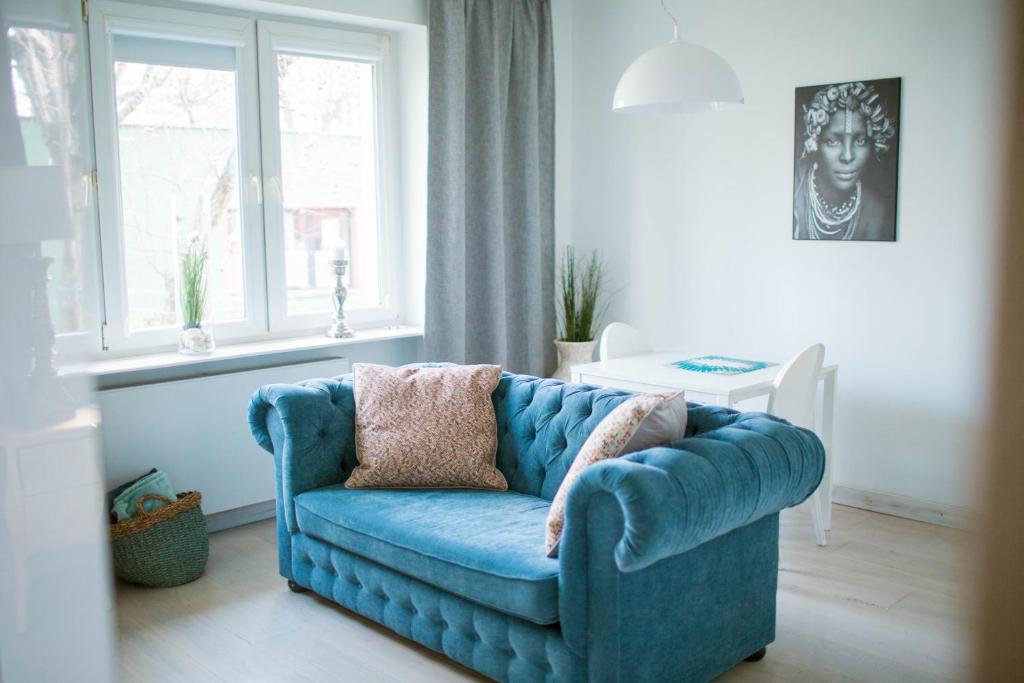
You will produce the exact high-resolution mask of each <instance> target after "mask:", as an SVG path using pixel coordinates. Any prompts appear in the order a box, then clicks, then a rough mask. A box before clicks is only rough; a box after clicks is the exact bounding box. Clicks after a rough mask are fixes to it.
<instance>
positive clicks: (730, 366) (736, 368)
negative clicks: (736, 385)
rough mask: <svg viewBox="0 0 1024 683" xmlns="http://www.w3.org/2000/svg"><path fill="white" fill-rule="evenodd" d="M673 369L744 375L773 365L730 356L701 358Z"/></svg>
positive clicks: (677, 363) (680, 364) (691, 359)
mask: <svg viewBox="0 0 1024 683" xmlns="http://www.w3.org/2000/svg"><path fill="white" fill-rule="evenodd" d="M672 365H673V367H677V368H679V369H680V370H687V371H689V372H703V373H705V374H709V375H742V374H744V373H747V372H754V371H755V370H764V369H765V368H766V367H768V366H769V365H771V363H765V362H763V361H759V360H744V359H742V358H729V357H728V356H700V357H699V358H688V359H687V360H681V361H676V362H675V363H672Z"/></svg>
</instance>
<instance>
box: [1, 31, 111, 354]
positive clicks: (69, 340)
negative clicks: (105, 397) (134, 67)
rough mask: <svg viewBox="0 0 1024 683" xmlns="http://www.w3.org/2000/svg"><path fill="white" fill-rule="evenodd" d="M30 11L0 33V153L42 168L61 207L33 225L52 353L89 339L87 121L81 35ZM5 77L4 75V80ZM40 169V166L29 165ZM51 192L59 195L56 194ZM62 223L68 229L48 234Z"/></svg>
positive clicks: (92, 311)
mask: <svg viewBox="0 0 1024 683" xmlns="http://www.w3.org/2000/svg"><path fill="white" fill-rule="evenodd" d="M32 17H33V13H32V12H28V13H24V16H21V14H19V17H18V21H21V22H25V23H18V21H15V22H12V23H11V24H10V25H8V26H6V34H5V36H4V38H3V40H4V41H5V47H6V52H7V55H8V57H9V59H10V64H9V72H8V73H9V76H10V81H9V85H10V87H11V88H12V90H13V94H14V102H15V112H14V113H15V114H16V116H17V130H16V131H12V133H14V134H15V142H13V143H12V144H11V146H10V147H8V148H7V149H5V150H3V153H2V156H3V157H4V158H5V159H6V161H5V162H4V163H5V164H7V165H14V166H21V165H22V164H25V165H28V166H31V167H47V168H49V169H50V170H51V171H53V173H51V174H44V175H42V176H37V177H41V178H48V179H50V180H52V181H53V182H54V183H55V187H47V188H46V189H45V190H40V191H41V192H43V193H46V192H53V200H54V201H59V202H61V203H63V204H65V206H66V209H67V215H68V217H69V219H70V220H67V221H61V225H37V226H35V229H37V230H38V231H39V233H40V234H41V241H40V244H39V248H40V253H41V255H42V256H44V257H45V258H47V259H49V260H50V263H49V267H48V269H47V275H48V277H49V279H50V282H49V286H48V287H47V292H48V297H49V300H48V301H47V306H48V310H49V314H50V316H51V319H52V321H53V327H54V331H55V332H56V334H57V335H58V339H59V346H58V350H59V351H68V350H79V349H80V350H86V349H87V348H89V346H88V344H89V343H90V342H91V341H92V340H93V339H94V338H95V330H96V328H95V325H94V324H95V321H96V320H97V318H98V316H97V315H96V301H95V298H94V297H93V296H92V294H94V292H93V290H92V288H89V287H87V283H93V282H95V281H96V280H97V276H96V272H95V268H96V265H97V262H96V259H95V250H96V245H95V243H94V234H93V232H92V231H91V230H90V229H89V228H90V227H91V225H92V223H93V221H92V219H91V215H92V211H93V204H92V202H91V187H90V185H89V184H88V182H87V178H88V175H85V170H86V169H92V165H93V161H92V149H91V145H90V144H89V143H90V129H91V122H90V120H89V119H88V117H87V108H83V107H79V106H76V103H77V102H81V101H84V100H86V99H87V98H88V80H87V78H86V72H87V60H86V58H85V57H86V51H85V47H84V44H85V41H84V35H82V34H81V33H80V29H79V28H78V24H76V23H74V22H70V21H69V22H66V25H65V23H64V22H58V21H54V22H52V25H51V23H44V22H38V21H37V22H36V23H32V22H33V21H34V20H33V18H32ZM4 80H5V81H6V79H4ZM37 170H40V171H42V169H41V168H40V169H37ZM58 193H60V194H62V195H64V196H63V197H60V196H58ZM64 225H66V226H67V228H68V231H67V232H65V231H63V230H58V231H57V233H54V232H53V231H54V230H55V229H56V228H60V227H62V226H64Z"/></svg>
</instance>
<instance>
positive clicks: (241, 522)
mask: <svg viewBox="0 0 1024 683" xmlns="http://www.w3.org/2000/svg"><path fill="white" fill-rule="evenodd" d="M274 504H275V501H273V500H265V501H263V502H262V503H253V504H252V505H245V506H243V507H240V508H235V509H234V510H224V511H223V512H214V513H213V514H211V515H206V530H207V531H209V532H210V533H211V534H212V533H213V532H215V531H223V530H224V529H230V528H232V527H236V526H245V525H246V524H252V523H253V522H262V521H263V520H264V519H270V518H271V517H273V516H274V514H275V513H276V509H275V507H274Z"/></svg>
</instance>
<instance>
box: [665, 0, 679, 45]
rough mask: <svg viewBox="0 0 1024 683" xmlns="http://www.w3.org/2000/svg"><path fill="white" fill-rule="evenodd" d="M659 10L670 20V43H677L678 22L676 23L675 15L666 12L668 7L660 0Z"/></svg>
mask: <svg viewBox="0 0 1024 683" xmlns="http://www.w3.org/2000/svg"><path fill="white" fill-rule="evenodd" d="M661 9H663V10H665V14H667V15H668V18H669V19H671V20H672V42H673V43H678V42H679V22H678V21H676V15H674V14H672V13H671V12H669V11H668V7H666V6H665V0H661Z"/></svg>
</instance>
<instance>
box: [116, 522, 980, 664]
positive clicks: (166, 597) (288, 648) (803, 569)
mask: <svg viewBox="0 0 1024 683" xmlns="http://www.w3.org/2000/svg"><path fill="white" fill-rule="evenodd" d="M832 527H833V530H832V532H831V533H830V545H829V546H828V547H826V548H818V547H817V546H815V545H814V543H813V542H812V534H811V530H810V522H809V517H808V513H807V512H806V510H804V509H802V508H797V509H794V510H788V511H786V512H785V513H783V516H782V567H781V573H780V575H779V614H778V629H777V639H776V641H775V643H773V644H772V645H771V646H769V648H768V656H767V657H766V658H765V659H763V660H762V661H760V662H758V663H752V664H747V663H743V664H739V665H738V666H737V667H736V668H734V669H733V670H731V671H729V672H728V673H726V674H725V675H724V676H722V677H721V678H720V679H718V680H719V681H723V682H728V683H738V682H741V681H742V682H750V683H753V682H755V681H756V682H758V683H765V682H771V681H786V682H789V681H844V682H847V681H871V682H877V681H900V682H901V683H910V682H912V681H959V680H963V679H964V677H965V666H966V661H965V660H966V647H965V631H966V628H965V621H966V618H965V611H966V607H967V603H968V598H969V595H968V594H967V588H966V586H967V585H968V584H969V583H970V581H969V577H968V576H967V571H966V567H967V558H968V557H969V556H970V554H971V552H972V541H971V538H970V537H969V535H968V534H966V533H964V532H962V531H955V530H952V529H947V528H943V527H938V526H932V525H929V524H923V523H920V522H912V521H908V520H905V519H899V518H896V517H888V516H885V515H880V514H875V513H871V512H865V511H862V510H856V509H853V508H847V507H842V506H836V507H835V508H834V512H833V521H832ZM210 546H211V547H210V564H209V566H208V568H207V571H206V574H205V575H204V576H203V577H202V578H201V579H199V580H198V581H195V582H194V583H191V584H188V585H185V586H181V587H178V588H170V589H158V590H152V589H143V588H137V587H132V586H128V585H124V584H122V585H119V586H118V588H117V613H118V623H119V631H120V633H119V636H120V637H119V643H120V653H119V654H120V658H121V673H122V679H123V680H124V681H145V682H146V683H150V682H158V681H173V682H174V683H180V682H181V681H188V682H189V683H200V682H201V681H230V682H232V683H234V682H236V681H244V682H247V683H248V682H252V681H360V682H361V681H380V682H382V683H384V682H391V681H394V682H396V683H397V682H402V683H405V682H410V681H460V680H462V681H465V680H480V679H479V678H478V677H477V676H476V675H475V674H473V673H472V672H470V671H468V670H466V669H463V668H461V667H459V666H457V665H453V664H451V663H450V662H448V660H446V659H444V658H443V657H441V656H439V655H436V654H434V653H432V652H430V651H429V650H426V649H425V648H422V647H420V646H417V645H414V644H412V643H410V642H409V641H406V640H404V639H402V638H400V637H398V636H394V635H392V634H391V633H390V632H388V631H386V630H385V629H383V628H380V627H378V626H376V625H374V624H372V623H371V622H368V621H366V620H364V619H361V618H359V617H356V616H354V615H353V614H351V613H349V612H345V611H344V610H341V609H340V608H337V607H335V606H333V605H331V604H330V603H328V602H327V601H324V600H320V599H318V598H315V597H312V596H311V595H309V594H306V595H297V594H293V593H291V592H290V591H289V590H288V588H287V587H286V585H285V581H284V579H282V578H281V577H280V576H278V574H277V551H276V547H275V534H274V527H273V522H271V521H268V522H261V523H258V524H252V525H249V526H246V527H241V528H238V529H232V530H229V531H223V532H220V533H217V534H214V535H213V536H211V543H210Z"/></svg>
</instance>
